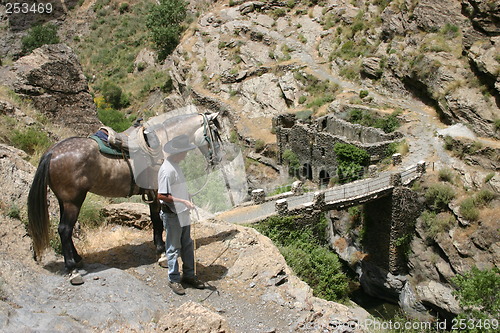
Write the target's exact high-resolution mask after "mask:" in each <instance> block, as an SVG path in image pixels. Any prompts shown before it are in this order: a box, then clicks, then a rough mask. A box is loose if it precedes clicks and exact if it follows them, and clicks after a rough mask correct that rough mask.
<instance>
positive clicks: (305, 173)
mask: <svg viewBox="0 0 500 333" xmlns="http://www.w3.org/2000/svg"><path fill="white" fill-rule="evenodd" d="M302 178H305V179H309V180H312V178H313V172H312V166H311V164H310V163H304V164H303V165H302Z"/></svg>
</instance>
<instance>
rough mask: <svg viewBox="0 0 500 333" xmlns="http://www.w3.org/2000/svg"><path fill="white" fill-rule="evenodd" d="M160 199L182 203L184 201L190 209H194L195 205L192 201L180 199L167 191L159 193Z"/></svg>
mask: <svg viewBox="0 0 500 333" xmlns="http://www.w3.org/2000/svg"><path fill="white" fill-rule="evenodd" d="M158 200H162V201H164V202H169V203H173V202H180V203H183V204H184V205H186V207H187V208H188V209H193V208H194V205H193V204H192V203H191V201H188V200H184V199H180V198H176V197H174V196H173V195H172V194H170V193H167V194H163V193H158Z"/></svg>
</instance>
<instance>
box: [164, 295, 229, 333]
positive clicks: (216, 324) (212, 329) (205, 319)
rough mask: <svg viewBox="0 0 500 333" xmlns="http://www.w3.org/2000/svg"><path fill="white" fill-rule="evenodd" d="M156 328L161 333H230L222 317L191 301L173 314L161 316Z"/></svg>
mask: <svg viewBox="0 0 500 333" xmlns="http://www.w3.org/2000/svg"><path fill="white" fill-rule="evenodd" d="M158 327H159V331H161V332H165V331H172V332H192V333H197V332H199V333H205V332H207V333H223V332H226V333H228V332H231V331H230V330H229V326H228V324H227V321H226V319H225V318H224V317H222V316H221V315H220V314H218V313H216V312H214V311H212V310H209V309H207V308H206V307H204V306H203V305H201V304H199V303H195V302H193V301H188V302H186V303H184V304H183V305H181V306H180V307H179V308H177V309H175V310H174V311H173V312H171V313H169V314H167V315H165V316H163V317H162V318H161V319H160V322H159V323H158Z"/></svg>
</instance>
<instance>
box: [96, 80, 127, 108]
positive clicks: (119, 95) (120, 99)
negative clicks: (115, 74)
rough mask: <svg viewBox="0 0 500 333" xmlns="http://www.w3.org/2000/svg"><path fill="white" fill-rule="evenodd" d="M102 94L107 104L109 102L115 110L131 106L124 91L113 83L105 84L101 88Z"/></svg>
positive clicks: (107, 82)
mask: <svg viewBox="0 0 500 333" xmlns="http://www.w3.org/2000/svg"><path fill="white" fill-rule="evenodd" d="M101 93H102V95H103V96H104V99H105V100H106V102H108V103H109V104H110V105H111V107H113V108H115V109H121V108H123V107H126V106H128V105H129V104H130V103H129V100H128V97H127V96H126V94H124V93H123V91H122V89H121V88H120V87H118V86H117V85H116V84H114V83H113V82H110V81H106V82H104V83H103V85H102V87H101Z"/></svg>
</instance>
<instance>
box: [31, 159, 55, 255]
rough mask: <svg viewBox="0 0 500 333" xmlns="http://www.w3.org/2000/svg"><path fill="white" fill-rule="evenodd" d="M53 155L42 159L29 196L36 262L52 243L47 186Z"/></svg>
mask: <svg viewBox="0 0 500 333" xmlns="http://www.w3.org/2000/svg"><path fill="white" fill-rule="evenodd" d="M51 158H52V153H51V152H47V153H45V154H44V155H43V156H42V158H41V159H40V163H39V164H38V169H37V170H36V173H35V178H34V179H33V183H32V184H31V188H30V192H29V194H28V230H29V233H30V235H31V238H32V239H33V250H34V252H35V253H34V254H35V260H38V259H40V258H41V255H42V253H43V251H44V250H45V249H46V248H47V247H49V243H50V235H49V231H50V223H49V210H48V204H47V185H48V179H49V167H50V159H51Z"/></svg>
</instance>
